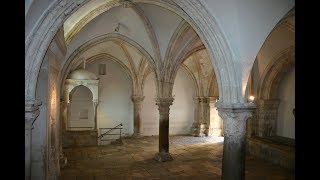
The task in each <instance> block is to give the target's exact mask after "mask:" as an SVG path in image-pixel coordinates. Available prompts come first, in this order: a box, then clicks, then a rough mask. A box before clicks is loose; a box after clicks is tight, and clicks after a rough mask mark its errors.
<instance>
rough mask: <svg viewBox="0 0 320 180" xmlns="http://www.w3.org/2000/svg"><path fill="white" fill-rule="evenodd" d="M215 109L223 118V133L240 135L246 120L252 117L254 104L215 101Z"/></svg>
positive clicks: (243, 130) (242, 132) (243, 131)
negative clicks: (228, 103)
mask: <svg viewBox="0 0 320 180" xmlns="http://www.w3.org/2000/svg"><path fill="white" fill-rule="evenodd" d="M217 109H218V113H219V115H220V117H221V118H222V119H223V125H224V126H225V128H224V133H225V135H226V136H228V135H232V136H241V135H243V134H244V133H245V130H246V128H245V127H246V120H247V119H248V118H249V117H252V114H253V112H254V110H255V109H256V106H255V104H253V103H243V104H231V105H224V104H220V103H217Z"/></svg>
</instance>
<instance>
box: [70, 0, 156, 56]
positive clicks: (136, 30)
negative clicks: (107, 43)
mask: <svg viewBox="0 0 320 180" xmlns="http://www.w3.org/2000/svg"><path fill="white" fill-rule="evenodd" d="M118 23H120V26H119V31H118V32H116V31H115V28H116V27H117V25H118ZM108 33H119V34H122V35H124V36H126V37H129V38H130V39H132V40H134V41H135V42H137V43H138V44H139V45H141V46H142V47H143V48H144V49H145V50H146V51H147V52H148V53H149V54H150V55H151V56H152V57H154V54H153V50H152V45H151V42H150V39H149V37H148V33H147V31H146V29H145V28H144V24H143V22H142V21H141V19H140V18H139V17H138V15H137V14H136V13H135V12H134V11H133V10H132V9H131V8H123V7H122V6H119V7H115V8H112V9H110V10H109V11H107V12H105V13H102V14H100V15H99V16H98V17H96V18H94V19H93V20H91V21H90V22H89V23H88V24H86V25H85V26H84V27H83V28H82V29H81V30H80V31H79V33H78V34H76V35H75V36H74V38H73V39H72V41H71V42H70V44H69V45H68V53H67V55H66V57H67V58H68V56H69V55H70V54H71V53H72V52H73V51H74V50H76V49H77V48H78V47H80V46H81V45H82V44H84V43H85V42H86V41H88V40H90V39H93V38H95V37H97V36H100V35H103V34H108Z"/></svg>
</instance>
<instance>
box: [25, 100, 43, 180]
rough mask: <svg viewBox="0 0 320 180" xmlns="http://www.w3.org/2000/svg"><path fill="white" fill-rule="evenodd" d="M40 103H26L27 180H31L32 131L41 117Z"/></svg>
mask: <svg viewBox="0 0 320 180" xmlns="http://www.w3.org/2000/svg"><path fill="white" fill-rule="evenodd" d="M40 105H41V102H40V101H37V100H26V101H25V180H30V179H31V142H32V139H31V137H32V136H31V130H32V125H33V123H34V121H35V120H36V118H37V117H38V116H39V114H40V111H39V106H40Z"/></svg>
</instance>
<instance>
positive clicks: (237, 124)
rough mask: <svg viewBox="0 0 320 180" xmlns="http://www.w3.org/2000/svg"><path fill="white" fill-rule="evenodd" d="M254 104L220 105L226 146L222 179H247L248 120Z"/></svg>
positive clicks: (219, 109)
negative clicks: (246, 145)
mask: <svg viewBox="0 0 320 180" xmlns="http://www.w3.org/2000/svg"><path fill="white" fill-rule="evenodd" d="M254 108H255V106H254V104H248V103H246V104H237V105H231V106H225V105H219V104H218V111H219V115H220V116H221V117H222V119H223V126H224V145H223V158H222V179H224V180H244V179H245V135H246V120H247V119H248V118H249V117H251V116H252V112H253V111H254Z"/></svg>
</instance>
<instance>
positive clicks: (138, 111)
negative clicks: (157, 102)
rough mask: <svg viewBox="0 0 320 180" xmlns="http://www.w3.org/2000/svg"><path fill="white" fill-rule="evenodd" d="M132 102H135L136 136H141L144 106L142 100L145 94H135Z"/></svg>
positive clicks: (134, 120)
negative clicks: (142, 109)
mask: <svg viewBox="0 0 320 180" xmlns="http://www.w3.org/2000/svg"><path fill="white" fill-rule="evenodd" d="M131 99H132V102H133V109H134V114H133V118H134V119H133V124H134V132H133V135H134V136H140V135H141V116H140V114H141V108H142V102H143V100H144V96H139V95H133V96H132V97H131Z"/></svg>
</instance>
